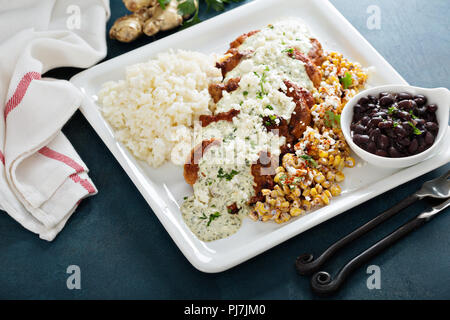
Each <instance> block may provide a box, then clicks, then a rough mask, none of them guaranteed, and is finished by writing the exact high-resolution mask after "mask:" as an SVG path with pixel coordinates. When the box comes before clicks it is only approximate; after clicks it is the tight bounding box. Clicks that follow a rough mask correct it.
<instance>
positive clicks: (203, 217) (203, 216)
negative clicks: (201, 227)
mask: <svg viewBox="0 0 450 320" xmlns="http://www.w3.org/2000/svg"><path fill="white" fill-rule="evenodd" d="M199 219H202V220H206V219H208V217H207V216H206V215H205V214H204V213H202V216H201V217H200V218H199Z"/></svg>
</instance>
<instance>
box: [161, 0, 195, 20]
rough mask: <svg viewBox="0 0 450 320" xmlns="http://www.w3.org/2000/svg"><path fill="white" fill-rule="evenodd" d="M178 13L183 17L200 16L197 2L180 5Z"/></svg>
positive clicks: (193, 0)
mask: <svg viewBox="0 0 450 320" xmlns="http://www.w3.org/2000/svg"><path fill="white" fill-rule="evenodd" d="M163 1H164V0H163ZM169 2H170V1H169ZM178 13H179V14H180V15H182V16H187V15H189V16H190V15H193V14H198V8H197V6H196V5H195V0H185V1H183V2H180V3H178Z"/></svg>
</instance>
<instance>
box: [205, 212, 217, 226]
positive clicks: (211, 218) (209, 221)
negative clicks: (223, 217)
mask: <svg viewBox="0 0 450 320" xmlns="http://www.w3.org/2000/svg"><path fill="white" fill-rule="evenodd" d="M218 217H220V212H214V213H212V214H210V215H209V220H208V223H207V224H206V226H207V227H209V225H210V224H211V222H212V221H213V220H215V219H217V218H218Z"/></svg>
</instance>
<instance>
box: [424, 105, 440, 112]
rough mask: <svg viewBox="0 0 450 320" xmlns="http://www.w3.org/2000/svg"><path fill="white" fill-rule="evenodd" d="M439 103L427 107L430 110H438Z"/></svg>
mask: <svg viewBox="0 0 450 320" xmlns="http://www.w3.org/2000/svg"><path fill="white" fill-rule="evenodd" d="M437 108H438V107H437V105H435V104H430V105H428V107H427V111H429V112H433V113H434V112H436V110H437Z"/></svg>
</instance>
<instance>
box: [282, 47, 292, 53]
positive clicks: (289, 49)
mask: <svg viewBox="0 0 450 320" xmlns="http://www.w3.org/2000/svg"><path fill="white" fill-rule="evenodd" d="M281 52H287V53H290V54H294V48H287V49H284V50H283V51H281Z"/></svg>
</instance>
